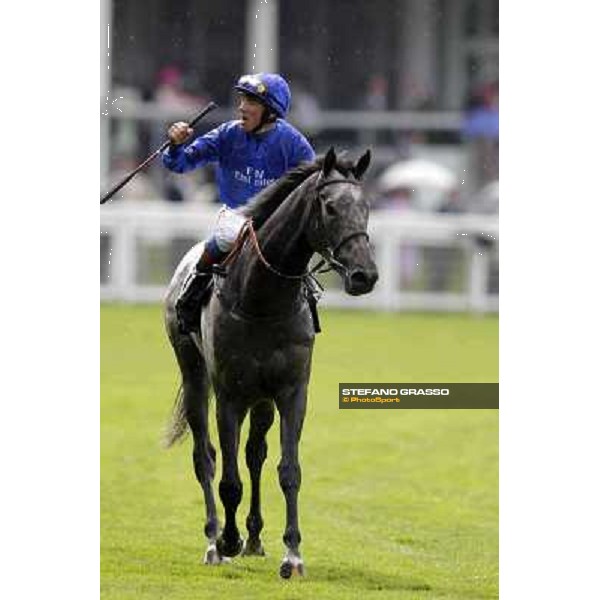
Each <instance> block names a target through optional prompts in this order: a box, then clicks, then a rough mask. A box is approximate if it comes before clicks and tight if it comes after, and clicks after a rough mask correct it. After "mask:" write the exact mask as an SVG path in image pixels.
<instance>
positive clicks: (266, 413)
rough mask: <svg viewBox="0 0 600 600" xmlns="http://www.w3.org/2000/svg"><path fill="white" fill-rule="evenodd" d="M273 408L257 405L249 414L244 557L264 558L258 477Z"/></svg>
mask: <svg viewBox="0 0 600 600" xmlns="http://www.w3.org/2000/svg"><path fill="white" fill-rule="evenodd" d="M274 412H275V407H274V406H273V403H272V402H271V401H265V402H261V403H260V404H257V405H256V406H255V407H254V408H253V409H252V411H251V412H250V433H249V435H248V443H247V444H246V465H247V466H248V470H249V471H250V481H251V482H252V492H251V497H250V512H249V513H248V518H247V519H246V527H247V528H248V539H247V540H246V544H245V546H244V552H243V554H244V555H246V556H252V555H257V556H264V555H265V550H264V548H263V545H262V543H261V541H260V532H261V531H262V528H263V518H262V515H261V510H260V476H261V472H262V467H263V463H264V462H265V459H266V458H267V439H266V438H267V432H268V431H269V429H270V428H271V425H272V424H273V417H274Z"/></svg>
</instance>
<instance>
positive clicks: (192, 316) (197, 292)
mask: <svg viewBox="0 0 600 600" xmlns="http://www.w3.org/2000/svg"><path fill="white" fill-rule="evenodd" d="M218 260H219V259H215V258H214V257H213V256H212V254H211V253H210V252H208V250H207V249H206V248H205V249H204V252H203V253H202V256H201V257H200V259H199V260H198V262H197V263H196V266H195V267H194V268H193V269H192V270H191V271H190V273H189V275H188V276H187V279H186V280H185V281H184V283H183V287H182V288H181V292H180V293H179V297H178V298H177V301H176V302H175V312H176V313H177V324H178V326H179V331H180V332H181V333H191V332H192V331H198V330H199V328H200V309H201V307H202V301H203V300H204V297H205V295H206V293H207V291H208V289H209V284H210V283H211V281H212V269H211V267H212V266H213V265H214V264H215V263H216V262H218Z"/></svg>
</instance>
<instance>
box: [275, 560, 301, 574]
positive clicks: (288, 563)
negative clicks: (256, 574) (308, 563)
mask: <svg viewBox="0 0 600 600" xmlns="http://www.w3.org/2000/svg"><path fill="white" fill-rule="evenodd" d="M293 575H296V576H297V577H303V576H304V563H303V562H302V559H301V558H296V559H290V558H284V559H283V562H282V563H281V566H280V567H279V576H280V577H282V578H283V579H290V578H291V577H292V576H293Z"/></svg>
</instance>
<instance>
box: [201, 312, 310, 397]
mask: <svg viewBox="0 0 600 600" xmlns="http://www.w3.org/2000/svg"><path fill="white" fill-rule="evenodd" d="M313 341H314V338H313V337H312V336H307V335H304V334H298V333H296V332H295V331H294V329H293V328H291V329H286V330H285V331H283V330H282V329H281V328H278V327H272V326H266V325H257V326H255V325H253V324H248V323H242V322H239V323H235V322H231V321H228V322H227V324H226V326H225V327H223V326H221V327H219V335H213V336H212V337H211V340H210V350H211V353H212V356H211V360H209V363H211V374H212V377H213V382H214V383H215V384H217V385H219V386H221V387H227V389H229V390H231V391H232V392H235V393H236V394H243V395H245V396H257V397H258V396H263V395H265V394H272V393H274V392H276V390H277V389H279V388H281V387H287V386H293V385H296V384H297V383H298V382H300V381H303V380H305V379H307V378H308V375H309V372H310V360H311V354H312V346H313Z"/></svg>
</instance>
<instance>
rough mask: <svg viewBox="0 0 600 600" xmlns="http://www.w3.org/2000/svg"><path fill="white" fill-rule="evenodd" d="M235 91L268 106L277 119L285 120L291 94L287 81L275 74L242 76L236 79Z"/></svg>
mask: <svg viewBox="0 0 600 600" xmlns="http://www.w3.org/2000/svg"><path fill="white" fill-rule="evenodd" d="M235 89H236V90H237V91H238V92H242V93H244V94H248V95H249V96H252V97H253V98H256V99H257V100H260V101H261V102H262V103H263V104H265V105H266V106H268V107H269V108H270V109H271V110H272V111H273V112H274V113H275V114H276V115H277V116H278V117H280V118H281V119H285V117H286V115H287V113H288V111H289V110H290V104H291V102H292V93H291V92H290V86H289V85H288V83H287V81H286V80H285V79H284V78H283V77H282V76H281V75H278V74H277V73H257V74H256V75H254V74H253V75H242V77H240V78H239V79H238V82H237V84H236V85H235Z"/></svg>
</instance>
